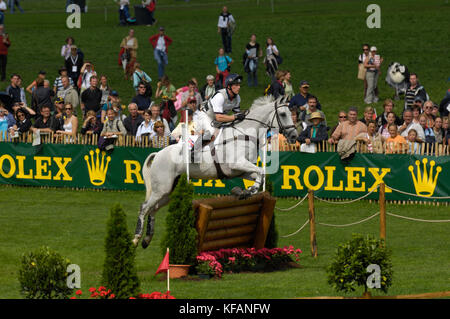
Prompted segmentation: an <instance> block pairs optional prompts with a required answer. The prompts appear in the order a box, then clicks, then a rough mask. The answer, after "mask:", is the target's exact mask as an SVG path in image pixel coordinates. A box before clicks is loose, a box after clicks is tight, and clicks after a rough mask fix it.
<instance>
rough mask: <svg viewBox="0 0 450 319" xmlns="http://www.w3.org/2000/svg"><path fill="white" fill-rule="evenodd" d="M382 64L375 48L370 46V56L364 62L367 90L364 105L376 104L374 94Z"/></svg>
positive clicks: (376, 100) (376, 98)
mask: <svg viewBox="0 0 450 319" xmlns="http://www.w3.org/2000/svg"><path fill="white" fill-rule="evenodd" d="M381 63H383V58H382V57H380V56H379V55H378V54H377V48H376V47H374V46H372V47H371V48H370V54H369V56H367V57H366V58H365V60H364V67H365V68H366V81H367V90H366V96H365V98H364V102H365V103H366V104H371V103H377V102H378V96H377V95H376V93H375V90H376V88H377V87H378V78H379V76H380V65H381Z"/></svg>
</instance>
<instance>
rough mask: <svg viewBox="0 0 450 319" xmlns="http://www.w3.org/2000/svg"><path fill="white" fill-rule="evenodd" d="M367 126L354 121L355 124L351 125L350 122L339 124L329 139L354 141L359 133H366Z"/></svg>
mask: <svg viewBox="0 0 450 319" xmlns="http://www.w3.org/2000/svg"><path fill="white" fill-rule="evenodd" d="M366 132H367V126H366V124H364V123H363V122H361V121H356V123H354V124H351V123H350V121H345V122H341V123H340V124H339V125H338V126H337V127H336V130H335V131H334V132H333V135H331V137H332V138H333V139H334V140H336V141H338V140H354V139H355V137H356V135H358V134H360V133H366Z"/></svg>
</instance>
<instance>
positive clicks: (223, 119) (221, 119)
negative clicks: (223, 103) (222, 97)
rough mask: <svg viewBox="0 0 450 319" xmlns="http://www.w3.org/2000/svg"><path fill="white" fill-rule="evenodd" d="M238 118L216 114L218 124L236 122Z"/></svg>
mask: <svg viewBox="0 0 450 319" xmlns="http://www.w3.org/2000/svg"><path fill="white" fill-rule="evenodd" d="M235 119H236V117H235V116H234V115H227V114H222V113H216V121H217V122H231V121H234V120H235Z"/></svg>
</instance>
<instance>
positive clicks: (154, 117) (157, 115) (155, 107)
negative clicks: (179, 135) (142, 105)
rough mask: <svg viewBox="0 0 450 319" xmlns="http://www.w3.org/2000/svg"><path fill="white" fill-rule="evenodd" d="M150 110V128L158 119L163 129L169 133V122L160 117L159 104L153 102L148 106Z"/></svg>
mask: <svg viewBox="0 0 450 319" xmlns="http://www.w3.org/2000/svg"><path fill="white" fill-rule="evenodd" d="M150 111H151V115H152V116H151V119H150V124H151V126H152V129H153V126H154V125H155V123H156V122H157V121H160V122H161V123H163V124H164V127H165V131H166V132H168V133H169V134H170V129H169V123H168V122H167V120H166V119H164V118H162V117H161V112H160V111H161V109H160V107H159V105H156V104H153V105H152V107H151V108H150Z"/></svg>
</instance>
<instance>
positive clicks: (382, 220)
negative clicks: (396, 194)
mask: <svg viewBox="0 0 450 319" xmlns="http://www.w3.org/2000/svg"><path fill="white" fill-rule="evenodd" d="M379 203H380V239H383V240H384V241H386V194H385V184H384V183H381V184H380V198H379Z"/></svg>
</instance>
